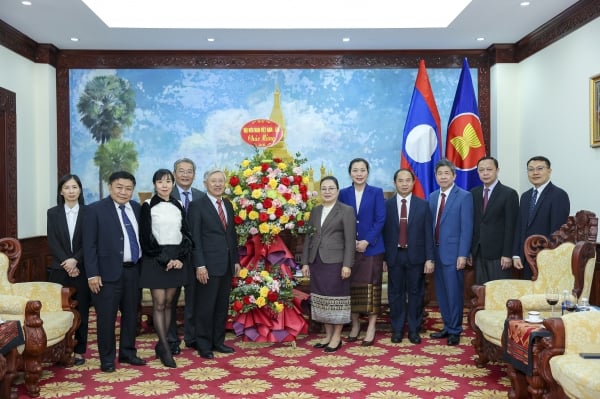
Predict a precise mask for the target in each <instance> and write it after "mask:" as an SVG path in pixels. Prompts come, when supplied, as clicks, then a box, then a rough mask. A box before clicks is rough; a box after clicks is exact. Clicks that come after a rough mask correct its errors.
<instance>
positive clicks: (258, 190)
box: [252, 189, 262, 199]
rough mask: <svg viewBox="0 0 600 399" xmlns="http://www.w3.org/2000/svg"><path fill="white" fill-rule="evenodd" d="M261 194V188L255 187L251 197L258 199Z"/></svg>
mask: <svg viewBox="0 0 600 399" xmlns="http://www.w3.org/2000/svg"><path fill="white" fill-rule="evenodd" d="M261 196H262V190H260V189H256V190H252V198H254V199H259V198H260V197H261Z"/></svg>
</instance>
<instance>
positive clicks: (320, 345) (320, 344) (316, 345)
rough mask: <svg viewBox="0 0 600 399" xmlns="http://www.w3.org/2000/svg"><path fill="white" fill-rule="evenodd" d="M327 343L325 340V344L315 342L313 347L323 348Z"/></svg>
mask: <svg viewBox="0 0 600 399" xmlns="http://www.w3.org/2000/svg"><path fill="white" fill-rule="evenodd" d="M327 345H329V342H327V343H326V344H322V343H320V342H318V343H316V344H314V345H313V348H317V349H323V348H325V347H326V346H327Z"/></svg>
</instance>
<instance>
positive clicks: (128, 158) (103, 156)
mask: <svg viewBox="0 0 600 399" xmlns="http://www.w3.org/2000/svg"><path fill="white" fill-rule="evenodd" d="M137 156H138V153H137V151H136V149H135V144H134V143H133V141H123V140H121V139H114V140H110V141H109V142H107V143H105V144H103V145H101V146H98V149H97V150H96V154H95V155H94V164H95V165H96V166H97V167H98V169H99V170H101V171H102V174H101V175H100V178H101V179H102V181H105V182H108V178H109V177H110V174H111V173H112V172H113V171H115V170H126V171H128V172H129V173H132V174H133V173H134V172H135V171H136V170H137V168H138V161H137Z"/></svg>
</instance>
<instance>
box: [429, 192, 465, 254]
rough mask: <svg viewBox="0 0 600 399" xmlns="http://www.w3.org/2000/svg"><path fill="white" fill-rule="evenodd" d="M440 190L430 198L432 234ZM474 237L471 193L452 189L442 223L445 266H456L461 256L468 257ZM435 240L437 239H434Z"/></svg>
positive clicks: (441, 233) (441, 241) (441, 238)
mask: <svg viewBox="0 0 600 399" xmlns="http://www.w3.org/2000/svg"><path fill="white" fill-rule="evenodd" d="M439 197H440V190H439V189H437V190H436V191H434V192H433V193H431V195H430V196H429V210H430V212H431V219H432V223H431V225H432V232H433V233H434V234H435V219H436V217H437V203H438V198H439ZM472 237H473V199H472V196H471V193H470V192H468V191H465V190H463V189H462V188H460V187H458V186H457V185H456V184H455V185H454V187H453V188H452V191H451V192H450V195H449V196H448V197H447V198H446V205H445V208H444V212H443V213H442V219H441V221H440V242H439V244H440V246H439V255H440V260H441V261H442V263H443V264H444V265H455V264H456V259H457V258H458V257H459V256H464V257H468V256H469V253H470V252H471V239H472ZM434 239H435V238H434Z"/></svg>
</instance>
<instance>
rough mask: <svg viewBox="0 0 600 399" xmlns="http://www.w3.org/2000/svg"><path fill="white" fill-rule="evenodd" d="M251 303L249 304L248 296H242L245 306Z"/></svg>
mask: <svg viewBox="0 0 600 399" xmlns="http://www.w3.org/2000/svg"><path fill="white" fill-rule="evenodd" d="M251 303H252V302H250V297H249V296H248V295H246V296H244V304H246V305H250V304H251Z"/></svg>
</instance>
